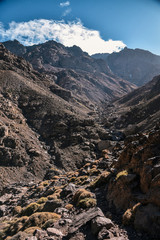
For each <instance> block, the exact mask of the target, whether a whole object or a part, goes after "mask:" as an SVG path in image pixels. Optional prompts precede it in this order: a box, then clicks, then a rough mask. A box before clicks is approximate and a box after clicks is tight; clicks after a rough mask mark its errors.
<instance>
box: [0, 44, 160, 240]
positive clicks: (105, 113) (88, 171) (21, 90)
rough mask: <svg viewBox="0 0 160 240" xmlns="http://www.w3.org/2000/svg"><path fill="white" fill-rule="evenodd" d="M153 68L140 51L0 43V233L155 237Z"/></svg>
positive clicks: (159, 204) (156, 106) (156, 91)
mask: <svg viewBox="0 0 160 240" xmlns="http://www.w3.org/2000/svg"><path fill="white" fill-rule="evenodd" d="M99 57H100V58H101V59H99ZM95 58H96V59H95ZM158 74H159V56H156V55H153V54H151V53H150V52H147V51H144V50H140V49H135V50H132V49H127V48H125V49H124V50H122V51H121V52H119V53H113V54H100V55H99V54H97V55H96V56H89V55H88V54H87V53H85V52H83V51H82V50H81V49H80V48H79V47H77V46H73V47H65V46H63V45H62V44H59V43H57V42H55V41H49V42H46V43H43V44H39V45H34V46H30V47H26V46H23V45H22V44H20V43H19V42H18V41H16V40H15V41H8V42H4V43H3V44H2V43H0V239H2V240H24V239H25V240H51V239H54V240H75V239H77V240H78V239H79V240H91V239H92V240H103V239H112V240H140V239H142V240H149V239H153V240H155V239H160V231H159V229H160V222H159V216H160V201H159V196H160V190H159V179H160V157H159V156H160V148H159V141H160V122H159V119H160V75H158ZM156 75H157V76H156ZM152 77H153V78H152ZM123 78H124V79H123ZM141 85H143V86H141ZM138 86H140V87H138Z"/></svg>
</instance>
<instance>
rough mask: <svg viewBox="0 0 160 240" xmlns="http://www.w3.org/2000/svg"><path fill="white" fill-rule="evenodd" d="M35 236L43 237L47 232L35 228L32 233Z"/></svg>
mask: <svg viewBox="0 0 160 240" xmlns="http://www.w3.org/2000/svg"><path fill="white" fill-rule="evenodd" d="M34 235H35V237H37V239H43V238H44V237H47V236H48V234H47V232H46V231H43V230H39V229H37V230H36V231H35V233H34Z"/></svg>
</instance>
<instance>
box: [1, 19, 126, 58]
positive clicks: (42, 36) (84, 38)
mask: <svg viewBox="0 0 160 240" xmlns="http://www.w3.org/2000/svg"><path fill="white" fill-rule="evenodd" d="M14 39H17V40H18V41H19V42H21V43H22V44H24V45H26V46H30V45H34V44H39V43H43V42H46V41H48V40H55V41H57V42H60V43H62V44H64V45H65V46H68V47H71V46H73V45H77V46H79V47H80V48H81V49H82V50H83V51H86V52H88V53H89V54H94V53H112V52H118V51H120V50H121V49H123V48H124V47H125V44H124V43H123V42H122V41H114V40H112V39H110V40H108V41H105V40H103V39H102V38H101V36H100V33H99V31H96V30H92V29H88V28H86V27H84V26H83V24H82V23H81V22H80V21H77V22H68V23H65V22H64V21H54V20H46V19H40V20H32V21H29V22H20V23H16V22H11V23H10V24H9V28H8V29H5V28H4V27H3V25H2V23H0V41H2V42H3V41H6V40H14Z"/></svg>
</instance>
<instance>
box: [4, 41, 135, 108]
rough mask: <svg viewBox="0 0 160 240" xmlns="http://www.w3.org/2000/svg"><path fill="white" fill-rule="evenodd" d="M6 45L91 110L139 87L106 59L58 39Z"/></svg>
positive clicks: (6, 43) (11, 42)
mask: <svg viewBox="0 0 160 240" xmlns="http://www.w3.org/2000/svg"><path fill="white" fill-rule="evenodd" d="M3 44H4V46H5V47H6V48H7V49H9V50H10V51H11V52H13V53H14V54H16V55H18V56H21V57H23V58H24V59H26V60H27V61H28V62H30V63H31V64H32V65H33V67H34V69H36V70H37V71H39V72H40V73H43V74H46V75H47V77H48V78H50V79H51V80H52V81H53V82H54V83H56V84H57V85H58V86H60V87H62V88H64V89H66V90H67V91H69V92H70V93H71V95H72V96H73V97H74V99H75V100H76V101H77V102H79V103H80V104H83V105H85V106H86V107H88V108H89V109H90V110H93V109H94V108H95V107H96V106H97V105H99V104H101V102H102V101H104V99H106V100H109V99H112V98H115V97H120V96H122V95H124V94H126V93H128V92H130V91H131V90H133V89H135V88H136V86H135V85H133V84H131V83H129V82H127V81H125V80H123V79H122V78H119V77H117V76H115V75H114V74H113V73H112V72H111V70H110V68H109V67H108V65H107V63H106V62H105V61H104V60H101V59H93V58H92V57H90V56H89V55H88V54H87V53H85V52H83V51H82V50H81V49H80V48H79V47H77V46H73V47H70V48H69V47H65V46H63V45H62V44H60V43H57V42H55V41H48V42H46V43H43V44H39V45H34V46H31V47H25V46H23V45H21V44H20V43H19V42H18V41H16V40H15V41H8V42H4V43H3ZM80 104H79V105H80ZM78 107H79V106H78Z"/></svg>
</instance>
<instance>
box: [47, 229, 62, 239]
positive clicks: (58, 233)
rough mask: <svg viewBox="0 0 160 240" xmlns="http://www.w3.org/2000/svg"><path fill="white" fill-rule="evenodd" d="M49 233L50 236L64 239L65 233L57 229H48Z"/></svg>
mask: <svg viewBox="0 0 160 240" xmlns="http://www.w3.org/2000/svg"><path fill="white" fill-rule="evenodd" d="M47 233H48V235H49V236H60V237H63V236H64V235H63V233H62V232H61V231H60V230H58V229H56V228H47Z"/></svg>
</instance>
